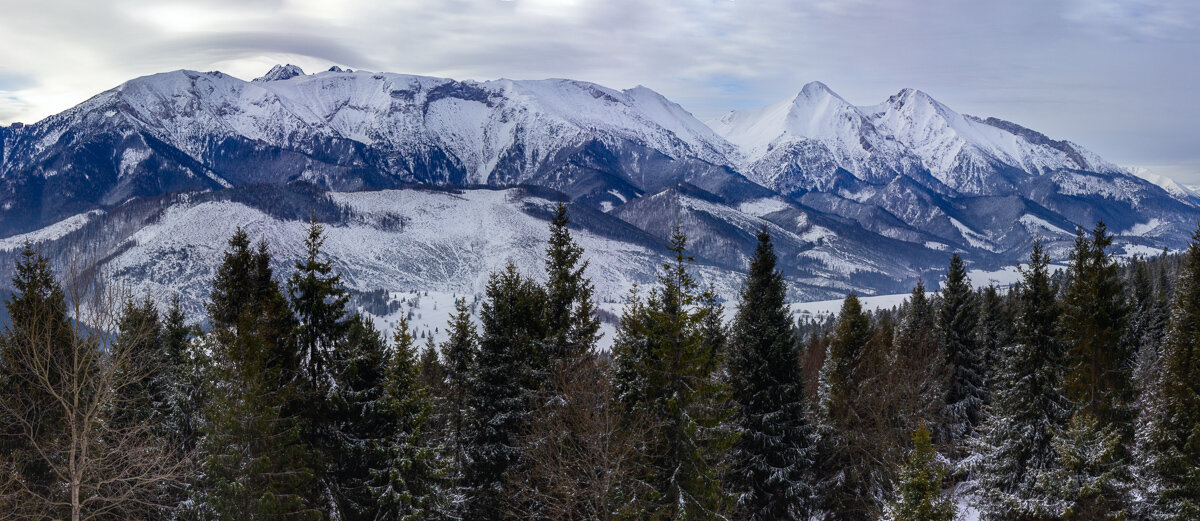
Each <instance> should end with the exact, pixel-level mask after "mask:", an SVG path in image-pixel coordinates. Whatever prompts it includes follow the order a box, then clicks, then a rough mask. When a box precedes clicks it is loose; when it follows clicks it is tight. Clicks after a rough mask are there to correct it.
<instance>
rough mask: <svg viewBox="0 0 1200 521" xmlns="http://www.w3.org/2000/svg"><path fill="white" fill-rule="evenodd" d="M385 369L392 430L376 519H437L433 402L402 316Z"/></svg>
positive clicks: (378, 486)
mask: <svg viewBox="0 0 1200 521" xmlns="http://www.w3.org/2000/svg"><path fill="white" fill-rule="evenodd" d="M393 342H394V345H393V349H392V358H391V361H390V363H389V364H388V367H387V384H386V386H385V389H386V398H385V400H384V402H383V403H384V410H385V411H386V413H385V414H386V415H387V416H388V417H389V418H391V419H392V421H393V422H394V430H393V431H392V432H391V433H390V435H389V436H388V437H387V438H385V439H384V443H385V445H384V448H385V453H386V455H387V465H386V466H385V467H383V468H381V469H380V470H381V472H377V474H376V476H375V483H376V484H375V486H374V487H373V488H372V490H373V492H374V493H375V494H376V495H377V496H378V497H379V505H380V507H381V508H380V510H379V511H378V513H377V514H376V517H375V519H395V520H400V521H417V520H424V519H437V518H438V516H439V515H440V508H439V504H438V499H439V497H438V492H439V490H438V480H439V479H440V477H441V471H440V469H439V468H438V466H437V462H436V460H435V453H434V451H433V449H432V447H431V443H430V440H429V435H430V434H431V433H430V431H429V427H430V416H431V414H432V412H433V403H432V402H431V400H430V396H429V392H428V389H426V388H425V387H424V386H422V385H421V382H420V366H419V364H418V362H417V352H416V347H415V345H414V344H413V336H412V334H411V333H410V332H409V329H408V321H407V320H404V319H403V318H401V320H400V327H399V328H398V329H397V330H396V333H395V335H394V336H393Z"/></svg>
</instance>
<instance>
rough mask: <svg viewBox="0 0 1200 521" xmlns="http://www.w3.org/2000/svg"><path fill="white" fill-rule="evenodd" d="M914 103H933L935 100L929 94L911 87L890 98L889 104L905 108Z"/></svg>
mask: <svg viewBox="0 0 1200 521" xmlns="http://www.w3.org/2000/svg"><path fill="white" fill-rule="evenodd" d="M914 102H916V103H933V102H934V100H933V97H931V96H930V95H929V94H926V93H925V91H922V90H917V89H914V88H911V87H905V88H903V89H900V92H897V93H896V94H895V95H893V96H892V97H890V98H888V104H890V105H893V106H895V107H897V108H899V107H903V106H905V105H909V104H911V103H914Z"/></svg>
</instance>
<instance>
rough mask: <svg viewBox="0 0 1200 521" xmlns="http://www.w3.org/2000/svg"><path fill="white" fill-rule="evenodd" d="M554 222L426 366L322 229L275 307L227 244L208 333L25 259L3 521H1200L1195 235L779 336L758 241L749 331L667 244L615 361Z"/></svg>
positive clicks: (959, 280)
mask: <svg viewBox="0 0 1200 521" xmlns="http://www.w3.org/2000/svg"><path fill="white" fill-rule="evenodd" d="M568 224H569V223H568V216H567V214H566V209H565V207H563V206H559V208H558V211H557V213H556V215H555V216H554V218H553V220H552V221H551V224H550V239H549V242H548V244H547V245H546V250H545V264H544V266H515V265H511V264H510V265H509V266H508V267H507V268H506V269H504V270H502V271H499V272H497V273H494V274H492V276H491V278H490V280H489V282H488V284H487V287H486V292H485V295H484V298H483V299H482V300H481V305H480V306H479V308H478V312H477V314H476V316H474V317H473V316H472V310H471V308H470V307H468V303H467V302H466V301H465V299H464V300H463V301H460V302H459V303H458V306H457V309H456V313H455V314H454V316H453V318H452V319H451V321H450V323H449V324H447V325H446V326H445V327H446V330H447V331H448V332H449V337H448V339H447V340H445V341H444V342H443V343H441V344H440V345H435V344H434V342H433V340H432V338H430V339H429V342H428V343H425V345H419V342H418V339H416V338H414V335H413V334H412V333H411V332H410V330H409V328H408V325H407V324H406V323H404V322H401V324H400V325H399V327H398V328H396V331H395V333H394V334H393V335H391V337H390V338H385V337H384V335H383V334H382V333H381V332H380V329H379V328H378V327H376V325H375V324H373V323H372V321H371V320H370V319H368V318H366V317H365V316H363V315H360V314H358V313H356V312H355V310H354V309H352V306H351V305H350V295H349V292H348V290H347V288H346V285H345V284H344V282H343V280H342V279H341V276H340V275H339V274H338V273H337V272H336V271H335V269H334V267H333V265H332V264H331V263H330V261H329V260H328V259H327V257H326V256H325V255H324V254H323V252H322V243H323V237H324V236H323V229H322V227H321V226H320V225H319V224H317V223H315V222H314V223H313V224H311V226H310V228H309V233H308V235H307V239H306V240H305V242H304V244H303V251H304V252H305V255H304V257H303V258H302V259H299V260H298V261H296V262H295V264H294V266H293V269H292V270H290V275H289V276H287V277H286V278H284V277H282V276H280V275H279V274H277V273H275V272H274V271H273V269H272V262H271V252H270V251H269V249H268V248H267V246H266V244H265V243H264V242H261V241H260V242H257V243H256V242H255V240H254V239H255V238H253V237H250V236H249V235H248V234H247V233H245V232H243V231H238V232H237V233H236V234H235V235H233V236H232V237H230V238H229V240H228V243H227V245H225V252H224V256H223V260H222V262H221V264H220V266H219V267H217V270H216V275H215V277H214V278H213V280H212V287H211V296H210V298H209V300H208V302H207V308H206V318H205V320H204V321H203V327H201V326H197V325H191V324H189V323H187V321H186V320H185V313H184V311H183V310H182V309H181V305H180V302H179V299H178V297H176V298H175V299H174V300H173V301H172V304H171V305H170V306H168V307H166V308H165V309H159V307H158V306H157V305H156V304H155V302H156V301H155V300H154V299H153V298H152V297H151V296H150V295H144V296H129V295H127V294H123V293H121V291H119V288H114V287H113V284H112V282H113V281H108V283H105V281H101V280H99V276H98V275H97V274H96V273H94V271H92V270H89V269H88V268H87V266H88V265H87V264H86V263H78V264H72V265H69V266H65V267H61V266H52V265H51V262H50V261H49V260H48V258H47V257H46V256H44V255H43V254H42V253H41V252H40V250H39V249H38V247H37V246H36V245H33V244H27V246H26V247H25V251H24V253H23V255H22V257H21V259H20V262H19V264H18V266H17V270H16V276H15V278H14V280H13V284H14V287H15V292H14V293H13V294H12V295H11V296H10V297H9V298H8V299H7V301H6V304H7V309H8V311H9V314H10V315H11V324H9V325H7V326H6V327H5V328H4V330H3V335H2V337H0V389H2V390H3V392H2V393H0V520H7V519H14V520H15V519H22V520H25V519H32V520H41V519H44V520H59V519H71V520H72V521H83V520H96V521H99V520H143V519H144V520H197V521H199V520H238V521H252V520H276V519H279V520H336V521H343V520H344V521H358V520H363V521H382V520H411V521H417V520H464V521H466V520H470V521H489V520H518V519H520V520H525V519H530V520H543V519H544V520H564V521H571V520H625V519H628V520H747V521H767V520H782V521H786V520H827V521H866V520H872V521H873V520H879V519H887V520H896V521H901V520H903V521H925V520H928V521H935V520H950V519H955V518H962V517H963V516H966V515H968V511H969V512H970V515H978V516H979V518H980V519H984V520H987V521H1010V520H1011V521H1037V520H1147V521H1150V520H1153V521H1187V520H1193V521H1194V520H1196V519H1200V232H1197V235H1196V236H1195V237H1194V238H1193V242H1192V243H1191V246H1190V248H1189V249H1187V250H1186V251H1184V252H1182V253H1179V254H1175V255H1167V254H1165V253H1164V254H1163V255H1161V256H1157V257H1152V258H1134V259H1132V260H1129V261H1121V260H1118V259H1116V258H1114V257H1113V256H1112V255H1111V253H1110V252H1109V247H1110V246H1111V241H1112V235H1111V234H1110V233H1109V232H1108V230H1107V229H1106V228H1105V226H1104V224H1103V223H1098V224H1097V225H1096V227H1095V228H1094V229H1093V230H1092V231H1090V232H1086V231H1084V230H1079V231H1078V233H1077V237H1076V241H1075V245H1074V249H1073V251H1072V253H1071V255H1070V258H1069V261H1068V263H1067V264H1068V266H1067V269H1066V270H1065V271H1060V272H1053V273H1052V272H1051V271H1050V267H1049V262H1050V259H1049V257H1048V256H1047V254H1046V253H1045V252H1044V251H1043V249H1042V247H1041V245H1040V244H1035V245H1034V248H1033V252H1032V254H1031V255H1030V257H1029V259H1028V262H1027V263H1026V264H1024V265H1022V266H1021V274H1022V281H1021V282H1020V283H1019V284H1017V285H1015V286H1013V287H1005V288H998V287H995V286H990V287H986V288H983V289H975V287H974V286H973V285H972V284H971V281H970V280H969V278H968V275H967V270H966V267H965V266H964V263H963V261H962V259H960V258H959V257H958V256H957V255H954V256H952V257H951V258H950V259H948V266H947V268H946V271H945V277H944V281H942V282H941V283H940V290H939V291H938V292H936V293H932V292H928V291H927V290H926V288H925V287H924V284H923V283H918V284H917V286H916V287H915V288H913V292H912V296H911V297H910V298H909V299H908V300H907V301H906V302H905V303H904V304H903V305H902V306H900V307H899V308H895V309H883V310H879V311H868V310H866V309H864V307H863V305H862V303H860V301H859V299H858V297H857V296H856V295H854V294H850V295H848V296H847V297H846V299H845V301H844V303H843V305H842V308H841V311H840V313H839V314H838V315H837V316H836V317H835V318H833V319H831V320H810V321H802V322H797V321H796V320H795V319H794V317H793V316H792V314H791V312H790V311H789V308H788V307H787V305H786V302H785V297H786V295H787V288H786V286H785V282H784V279H783V276H782V275H781V273H780V271H779V270H778V269H777V267H776V261H777V259H776V254H775V252H774V249H773V247H772V242H771V236H770V235H769V233H768V230H767V229H766V228H764V229H763V230H762V231H761V232H760V233H759V235H758V243H757V246H756V248H755V250H754V251H753V252H747V253H748V254H749V255H750V256H751V257H750V262H749V265H748V270H747V273H746V278H745V282H744V285H743V287H742V290H741V293H740V295H739V299H738V301H737V302H722V301H721V300H720V299H719V298H718V297H717V295H716V294H715V292H714V291H713V290H712V289H710V288H706V287H704V286H702V285H701V284H700V283H699V282H698V281H697V279H696V278H694V275H693V269H692V267H691V259H690V257H689V253H688V238H687V237H685V236H684V235H683V234H682V233H680V232H678V231H677V232H676V233H675V234H674V236H673V237H672V238H671V241H670V248H671V252H672V253H673V254H674V255H673V259H674V261H673V262H670V263H667V264H665V265H663V266H661V267H660V269H659V275H658V283H657V284H655V285H653V286H652V287H649V288H638V287H635V288H634V289H633V290H632V291H631V292H630V294H629V296H628V298H627V301H626V303H625V305H624V311H623V313H622V314H621V316H620V319H619V325H618V328H617V333H616V336H615V339H614V345H613V347H612V349H611V350H601V349H598V348H597V343H598V340H599V338H600V320H599V318H598V310H597V307H596V302H595V300H594V298H593V287H592V285H591V282H590V281H589V279H588V277H587V260H586V259H587V253H586V252H584V251H583V250H582V249H581V248H580V246H579V245H578V244H577V243H576V242H575V241H574V240H573V239H572V237H571V234H570V231H569V228H568ZM536 270H544V276H543V275H542V274H539V275H538V276H532V275H530V273H532V272H534V271H536ZM543 280H544V281H545V282H541V281H543Z"/></svg>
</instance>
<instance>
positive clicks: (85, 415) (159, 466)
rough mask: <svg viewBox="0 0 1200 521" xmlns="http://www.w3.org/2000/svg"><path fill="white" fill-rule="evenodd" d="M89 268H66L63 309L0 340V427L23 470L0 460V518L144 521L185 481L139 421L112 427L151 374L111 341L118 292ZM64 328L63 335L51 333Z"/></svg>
mask: <svg viewBox="0 0 1200 521" xmlns="http://www.w3.org/2000/svg"><path fill="white" fill-rule="evenodd" d="M30 258H33V259H37V262H41V263H43V266H48V263H47V261H46V260H45V258H44V257H41V256H40V254H37V256H36V257H34V256H30V257H27V259H30ZM86 260H94V259H86ZM94 266H95V263H94V262H85V259H84V258H83V257H81V256H74V257H72V258H71V259H69V260H68V261H67V262H66V267H65V269H64V270H63V272H64V276H63V277H62V280H63V284H62V286H61V288H62V290H61V293H57V295H58V296H61V297H63V298H61V299H59V300H60V301H61V302H63V303H64V304H65V306H37V307H34V308H33V311H34V313H33V314H31V315H29V316H25V317H22V318H21V321H22V323H21V324H20V325H19V327H17V324H14V327H11V328H10V329H9V330H8V331H7V332H6V334H5V336H4V343H3V349H5V350H6V351H7V352H6V353H5V360H6V364H5V365H6V367H5V368H4V369H5V375H6V377H7V378H9V379H10V381H9V382H8V384H9V391H7V392H5V393H3V396H2V397H0V425H4V427H5V431H6V435H7V436H9V437H14V438H16V439H15V440H10V441H13V442H15V443H16V444H19V445H20V446H21V447H22V450H23V452H22V457H23V458H24V463H26V464H24V465H21V464H17V463H16V462H14V461H13V460H12V459H11V458H6V457H5V455H0V473H2V474H0V506H2V507H3V509H2V510H0V519H23V520H38V519H46V520H50V519H61V518H62V517H63V516H69V518H70V519H71V520H72V521H88V520H98V519H147V518H150V517H152V516H153V515H154V513H155V512H156V511H158V510H159V509H162V508H169V507H170V505H168V504H165V503H167V502H168V499H169V497H170V496H169V495H167V494H165V492H166V491H167V490H169V489H170V488H171V487H173V486H178V485H180V484H181V483H182V482H183V480H184V477H185V471H186V469H187V468H188V466H187V464H186V462H187V458H186V457H184V456H185V455H182V454H178V453H173V452H172V451H171V450H170V449H169V448H168V444H167V442H166V440H164V439H161V438H160V437H158V436H156V435H154V433H153V432H151V430H150V427H149V425H146V424H145V423H144V422H132V424H128V423H129V422H120V421H115V419H114V415H115V414H117V413H119V412H120V411H122V410H123V409H124V408H125V407H126V406H127V403H126V402H127V401H128V400H131V398H132V397H131V396H130V393H129V392H128V391H129V389H130V387H131V386H133V385H135V384H136V382H138V381H139V380H140V379H144V378H145V377H146V376H147V373H146V371H148V370H150V367H148V366H147V364H145V363H144V362H142V361H141V360H142V359H143V358H144V357H140V356H138V353H135V352H134V346H136V345H139V344H141V343H140V342H122V343H118V342H115V341H114V339H116V338H117V333H118V327H117V325H118V320H119V317H118V313H119V310H120V305H121V304H122V303H123V302H124V299H125V297H126V293H125V292H124V291H122V290H120V289H114V288H107V287H105V285H104V284H102V283H101V280H100V277H99V274H98V271H97V270H96V269H95V268H94ZM47 271H48V270H47ZM55 292H57V288H55ZM64 312H65V314H66V317H65V318H66V319H67V320H66V321H65V322H64V320H63V319H64V317H63V316H62V314H63V313H64ZM55 314H58V315H59V316H54V315H55ZM64 323H65V324H68V326H67V329H68V331H67V332H66V334H64V332H63V331H56V330H55V329H56V327H55V326H54V324H60V325H62V324H64ZM57 329H62V328H57ZM126 335H127V336H128V332H127V333H126ZM10 456H11V455H10ZM5 460H7V461H5ZM26 467H30V468H31V467H36V468H37V469H39V472H40V477H39V479H32V478H30V476H27V475H26V474H25V473H24V468H26Z"/></svg>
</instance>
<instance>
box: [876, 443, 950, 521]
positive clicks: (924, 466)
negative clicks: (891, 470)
mask: <svg viewBox="0 0 1200 521" xmlns="http://www.w3.org/2000/svg"><path fill="white" fill-rule="evenodd" d="M912 440H913V449H912V451H911V452H909V456H908V462H907V463H905V465H904V466H903V467H901V468H900V481H899V482H898V483H897V484H896V491H895V496H896V501H895V503H893V504H892V505H890V508H889V509H888V510H889V511H888V516H887V518H888V519H889V520H890V521H951V520H952V519H954V503H951V502H950V498H949V497H947V496H946V494H944V493H943V492H942V482H943V481H945V479H946V468H945V467H944V466H942V464H941V463H940V462H938V460H937V452H936V451H934V450H933V441H932V439H931V438H930V435H929V428H928V427H926V426H925V422H923V421H922V422H921V424H920V426H919V427H917V430H916V431H914V432H913V434H912Z"/></svg>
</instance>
